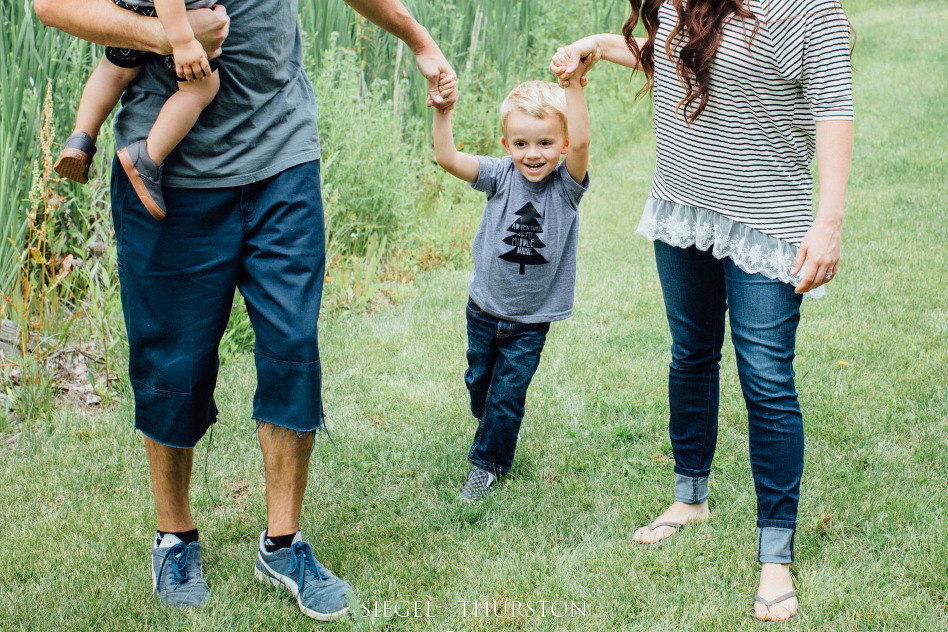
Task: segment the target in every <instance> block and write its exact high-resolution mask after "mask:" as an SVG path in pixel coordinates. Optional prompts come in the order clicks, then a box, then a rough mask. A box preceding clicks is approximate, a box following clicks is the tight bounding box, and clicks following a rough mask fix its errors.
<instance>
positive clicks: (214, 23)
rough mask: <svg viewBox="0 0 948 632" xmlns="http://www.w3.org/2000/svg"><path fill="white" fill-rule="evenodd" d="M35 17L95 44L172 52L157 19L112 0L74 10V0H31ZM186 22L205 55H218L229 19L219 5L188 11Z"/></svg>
mask: <svg viewBox="0 0 948 632" xmlns="http://www.w3.org/2000/svg"><path fill="white" fill-rule="evenodd" d="M33 9H34V10H35V11H36V15H37V17H39V19H40V21H41V22H42V23H43V24H45V25H46V26H52V27H54V28H57V29H59V30H60V31H64V32H66V33H69V34H70V35H75V36H76V37H78V38H80V39H84V40H87V41H90V42H94V43H96V44H103V45H105V46H116V47H119V48H132V49H134V50H144V51H149V52H152V53H158V54H161V55H170V54H171V44H170V43H169V42H168V38H167V37H166V36H165V31H164V29H163V28H161V24H159V22H158V20H157V19H156V18H149V17H146V16H143V15H138V14H137V13H135V12H134V11H129V10H127V9H122V8H119V7H118V6H116V5H115V3H113V2H112V1H111V0H83V1H82V9H81V10H77V9H76V2H75V0H33ZM187 16H188V21H189V22H190V24H191V29H192V31H193V32H194V37H195V38H197V40H198V41H199V42H201V45H202V46H204V50H205V51H207V54H208V57H216V56H218V55H220V50H221V44H222V43H223V42H224V39H225V38H226V37H227V31H228V29H229V28H230V18H228V17H227V11H226V10H225V9H224V7H223V6H222V5H217V6H215V7H214V9H213V10H211V9H195V10H194V11H188V13H187Z"/></svg>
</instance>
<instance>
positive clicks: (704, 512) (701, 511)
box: [632, 500, 711, 545]
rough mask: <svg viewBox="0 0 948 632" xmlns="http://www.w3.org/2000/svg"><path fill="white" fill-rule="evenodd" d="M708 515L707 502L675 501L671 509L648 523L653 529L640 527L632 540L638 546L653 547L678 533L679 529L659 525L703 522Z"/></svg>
mask: <svg viewBox="0 0 948 632" xmlns="http://www.w3.org/2000/svg"><path fill="white" fill-rule="evenodd" d="M710 515H711V510H710V509H708V501H704V502H703V503H696V504H690V503H683V502H678V501H677V500H676V501H675V502H673V503H672V505H671V507H669V508H668V509H666V510H665V512H664V513H663V514H662V515H660V516H659V517H658V518H656V519H655V520H653V521H652V522H651V523H649V524H652V525H655V527H654V528H649V527H648V526H647V525H646V526H644V527H640V528H639V529H638V530H636V532H635V533H633V534H632V539H633V540H635V541H636V542H638V543H639V544H644V545H655V544H657V543H659V542H662V541H663V540H667V539H668V538H670V537H672V536H673V535H675V534H676V533H678V529H679V528H680V527H673V526H668V525H666V526H658V525H659V524H660V523H662V522H666V523H672V524H677V525H686V524H691V523H693V522H704V521H705V520H707V519H708V516H710Z"/></svg>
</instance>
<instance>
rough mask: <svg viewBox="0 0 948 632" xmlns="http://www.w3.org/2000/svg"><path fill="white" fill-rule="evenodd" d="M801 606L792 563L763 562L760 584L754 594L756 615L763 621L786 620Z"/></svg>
mask: <svg viewBox="0 0 948 632" xmlns="http://www.w3.org/2000/svg"><path fill="white" fill-rule="evenodd" d="M782 597H784V598H782ZM768 604H769V605H768ZM799 607H800V602H799V600H798V599H797V595H796V592H794V590H793V576H792V575H790V565H789V564H761V565H760V584H759V585H758V586H757V594H756V595H754V616H755V617H757V618H758V619H760V620H761V621H786V620H787V619H789V618H790V617H792V616H794V615H795V614H796V613H797V608H799Z"/></svg>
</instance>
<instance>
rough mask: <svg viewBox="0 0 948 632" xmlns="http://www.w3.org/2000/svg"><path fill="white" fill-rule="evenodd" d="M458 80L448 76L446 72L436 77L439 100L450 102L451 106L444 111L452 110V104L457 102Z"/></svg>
mask: <svg viewBox="0 0 948 632" xmlns="http://www.w3.org/2000/svg"><path fill="white" fill-rule="evenodd" d="M457 92H458V78H457V77H455V76H454V75H449V74H448V73H446V72H442V73H441V75H440V76H439V77H438V94H440V95H441V98H442V99H444V100H445V101H446V102H450V103H451V106H450V107H448V108H445V110H444V111H450V110H453V109H454V104H455V103H456V102H457V100H458V94H457Z"/></svg>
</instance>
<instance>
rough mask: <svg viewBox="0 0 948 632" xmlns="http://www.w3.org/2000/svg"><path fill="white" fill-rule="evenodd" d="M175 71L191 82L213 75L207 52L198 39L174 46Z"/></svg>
mask: <svg viewBox="0 0 948 632" xmlns="http://www.w3.org/2000/svg"><path fill="white" fill-rule="evenodd" d="M173 55H174V71H175V72H176V73H177V74H178V76H179V77H181V78H182V79H187V80H188V81H189V82H193V81H201V80H203V79H204V78H205V77H210V76H211V65H210V64H209V63H208V62H207V53H206V52H204V47H203V46H201V43H200V42H198V41H197V40H196V39H192V40H191V41H190V42H188V43H187V44H182V45H180V46H175V47H174V48H173Z"/></svg>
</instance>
